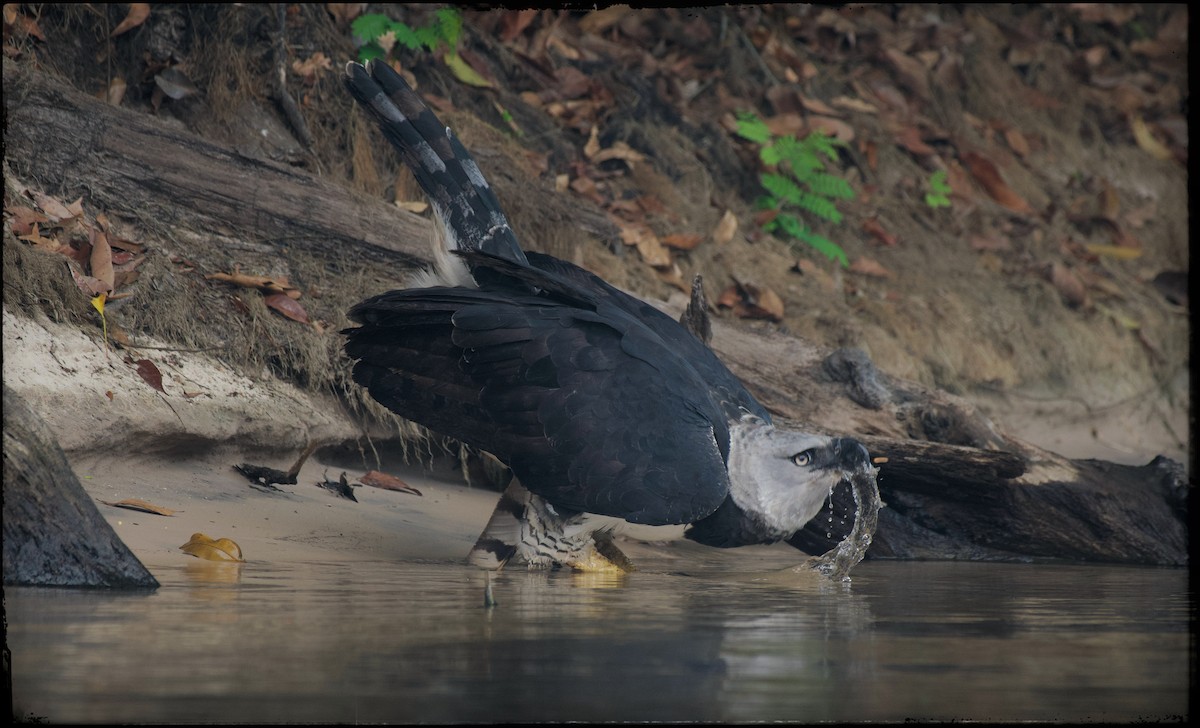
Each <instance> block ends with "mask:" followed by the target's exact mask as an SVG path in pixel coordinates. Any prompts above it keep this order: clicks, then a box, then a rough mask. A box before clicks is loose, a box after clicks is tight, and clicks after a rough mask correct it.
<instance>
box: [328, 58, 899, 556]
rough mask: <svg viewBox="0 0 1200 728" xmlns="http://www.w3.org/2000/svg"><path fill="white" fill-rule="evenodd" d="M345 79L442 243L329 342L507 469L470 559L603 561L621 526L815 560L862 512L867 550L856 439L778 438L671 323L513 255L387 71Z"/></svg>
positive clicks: (436, 127) (548, 265)
mask: <svg viewBox="0 0 1200 728" xmlns="http://www.w3.org/2000/svg"><path fill="white" fill-rule="evenodd" d="M345 84H346V87H347V89H349V91H350V93H351V94H353V96H354V98H355V99H357V100H358V102H359V103H360V104H361V105H362V106H363V108H365V109H366V110H367V111H368V112H369V113H370V115H371V116H372V117H373V118H374V119H375V121H376V122H377V123H378V124H379V127H380V129H381V130H382V131H383V134H384V136H386V137H387V139H388V141H390V142H391V143H392V144H393V145H394V146H395V147H396V149H397V150H399V152H400V156H401V158H402V159H403V161H404V163H405V164H406V165H407V166H408V167H409V168H410V169H411V170H412V172H413V173H414V175H415V176H416V179H417V181H418V183H419V184H420V185H421V187H422V188H423V189H424V191H425V193H426V195H428V197H429V200H430V202H431V203H432V206H433V209H434V212H435V215H436V219H437V222H438V224H439V226H440V228H441V233H442V238H443V241H442V242H443V246H444V247H439V250H438V253H439V254H438V256H437V258H438V262H437V265H436V268H435V270H434V271H433V272H427V274H426V275H425V277H424V278H423V279H421V280H420V282H419V283H416V285H415V287H411V288H407V289H403V290H397V291H390V292H388V293H384V294H382V295H379V296H375V297H373V298H369V299H367V300H365V301H363V302H361V303H359V304H357V305H356V306H354V307H353V309H351V311H350V319H351V320H352V321H354V322H355V323H357V324H359V326H358V327H356V328H350V329H346V330H345V331H344V332H343V333H344V334H345V335H346V337H347V338H346V343H345V350H346V353H347V355H348V356H349V357H350V358H351V359H353V360H355V364H354V371H353V376H354V380H355V381H356V382H357V383H358V384H360V385H362V386H364V387H366V388H367V390H368V392H369V393H370V395H371V396H372V397H373V398H374V399H376V400H377V401H379V402H380V403H381V404H383V405H384V406H386V407H387V408H388V409H390V410H392V411H393V412H395V413H396V414H399V415H401V416H403V417H405V418H407V419H409V420H412V421H414V422H417V423H420V424H421V425H424V426H425V427H427V428H429V429H430V430H432V431H434V432H438V433H441V434H444V435H448V436H451V437H453V438H456V439H458V440H460V441H461V442H464V443H467V444H468V445H472V446H474V447H476V448H479V449H480V450H484V451H487V452H489V453H491V454H493V455H494V456H495V457H496V458H498V459H499V460H500V461H501V462H503V463H504V464H506V465H507V466H508V467H509V468H510V469H511V470H512V472H513V474H514V476H515V480H514V481H513V483H512V485H510V486H509V488H508V490H507V491H506V492H505V494H504V495H503V496H502V497H501V500H500V503H499V505H498V506H497V508H496V512H495V513H494V514H493V516H492V518H491V521H490V522H489V524H488V526H487V528H486V529H485V531H484V533H483V535H482V536H480V539H479V541H478V542H477V544H476V546H475V548H474V549H473V550H472V552H471V555H470V557H469V559H470V561H471V562H472V563H475V564H477V565H479V566H483V567H485V568H499V567H501V566H503V565H504V564H505V563H508V562H513V563H522V562H523V563H527V564H529V565H531V566H533V565H543V566H557V565H565V566H571V567H575V568H578V569H599V568H610V567H612V566H614V565H616V566H618V567H620V566H623V564H622V561H623V557H622V556H621V555H620V553H619V551H616V549H615V547H614V546H612V543H611V539H610V538H609V534H610V533H611V529H612V527H613V524H614V522H619V521H622V520H623V521H627V522H631V523H636V524H649V525H671V524H673V525H677V526H679V525H684V526H686V527H687V528H686V531H685V532H684V535H685V536H686V537H687V538H690V539H692V540H694V541H697V542H700V543H702V544H707V545H710V546H718V547H731V546H743V545H749V544H762V543H773V542H777V541H780V540H784V539H788V540H789V542H790V543H791V544H792V545H794V546H796V547H798V548H800V549H802V550H804V551H806V552H808V553H811V554H814V555H820V554H824V553H826V552H827V551H830V550H831V548H833V547H835V546H838V545H839V543H840V542H842V541H843V539H846V538H847V537H848V536H849V534H851V532H852V530H853V527H854V526H855V524H856V523H858V525H859V526H860V528H859V531H858V532H859V533H860V534H861V533H863V532H864V529H863V528H862V526H863V525H864V524H863V523H862V521H863V520H864V519H863V518H862V513H868V515H869V517H870V524H869V527H868V528H866V529H865V534H866V536H865V541H867V542H869V539H870V532H871V531H873V530H874V521H875V518H874V516H875V510H872V509H874V508H877V507H878V491H877V488H876V486H875V469H874V468H873V467H872V466H871V464H870V459H869V457H868V454H867V450H866V448H865V447H863V445H862V444H860V443H859V442H858V441H857V440H854V439H850V438H845V437H827V436H825V435H821V434H815V433H806V432H793V431H787V430H783V429H779V428H776V427H775V426H774V425H772V423H771V416H770V414H769V413H768V412H767V410H766V409H765V408H764V407H763V406H762V405H761V404H759V403H758V402H757V401H756V400H755V399H754V397H752V396H751V395H750V393H749V392H748V391H746V389H745V387H744V386H742V383H741V382H740V381H738V379H737V377H735V376H734V375H733V374H732V373H731V372H730V371H729V370H728V369H727V368H726V367H725V366H724V365H723V364H722V363H721V362H720V360H718V359H717V357H716V355H715V354H714V353H713V352H712V351H711V350H710V349H709V348H708V347H707V346H706V345H705V344H704V343H703V342H701V341H700V340H699V339H697V338H696V337H695V336H694V335H693V334H692V333H691V332H690V331H688V330H687V329H685V328H684V327H683V326H682V325H681V324H680V323H678V322H677V321H675V320H674V319H672V318H670V317H669V316H667V315H666V314H664V313H662V312H661V311H659V310H658V309H656V308H654V307H653V306H650V305H648V304H647V303H645V302H643V301H640V300H638V299H637V298H634V297H633V296H630V295H628V294H626V293H624V292H622V291H620V290H618V289H617V288H615V287H613V286H611V285H609V284H608V283H606V282H604V281H603V280H601V279H600V278H599V277H597V276H595V275H593V274H592V273H590V272H588V271H586V270H584V269H582V268H580V267H578V266H576V265H573V264H571V263H568V262H565V261H562V260H559V259H557V258H554V257H551V256H549V255H543V254H540V253H534V252H527V251H524V250H522V249H521V246H520V245H519V244H518V243H517V238H516V236H515V235H514V233H513V231H512V229H511V228H510V227H509V224H508V220H507V218H506V217H505V215H504V213H503V211H502V210H501V209H500V204H499V201H498V200H497V199H496V195H495V194H494V193H493V191H492V189H491V188H490V187H489V186H488V183H487V181H486V180H485V179H484V177H483V174H482V173H481V172H480V170H479V167H478V166H477V165H476V163H475V161H474V159H472V158H471V156H470V154H468V153H467V150H466V149H465V148H464V147H463V145H462V144H461V143H460V142H459V141H458V138H457V137H456V136H455V135H454V134H453V132H451V130H450V129H449V128H448V127H446V126H445V125H443V124H442V123H441V121H439V120H438V118H437V117H436V116H435V115H434V114H433V112H432V111H431V110H430V109H429V108H428V107H427V106H426V105H425V103H424V102H423V101H422V99H421V97H420V96H419V95H418V94H417V93H416V92H415V91H413V89H412V88H410V87H409V86H408V84H407V83H405V81H404V80H403V79H402V78H401V77H400V76H399V75H398V74H397V73H396V72H395V71H393V70H392V69H391V68H390V67H389V66H388V65H387V64H385V63H375V62H370V63H368V64H367V65H366V66H365V67H364V66H362V65H360V64H358V63H350V64H348V65H347V66H346V75H345ZM852 484H859V485H861V484H867V485H868V486H869V488H868V489H869V490H870V491H871V492H872V493H873V498H874V502H873V503H869V504H867V505H868V506H869V507H864V508H862V509H861V510H860V508H859V505H860V504H859V503H857V501H860V500H862V498H860V493H859V491H858V490H856V489H852V488H851V485H852ZM862 547H863V548H864V549H865V543H864V544H862ZM831 553H832V552H831ZM858 558H861V550H860V551H859V553H858V556H857V557H856V558H854V561H855V562H857V560H858ZM625 563H627V562H625ZM851 565H852V564H851ZM847 568H848V567H847Z"/></svg>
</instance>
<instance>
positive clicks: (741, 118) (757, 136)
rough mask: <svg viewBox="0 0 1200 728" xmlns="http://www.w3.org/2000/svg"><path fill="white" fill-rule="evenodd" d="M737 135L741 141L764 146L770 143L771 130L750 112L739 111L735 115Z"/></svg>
mask: <svg viewBox="0 0 1200 728" xmlns="http://www.w3.org/2000/svg"><path fill="white" fill-rule="evenodd" d="M737 134H738V136H740V137H741V138H743V139H749V140H750V141H752V142H757V143H759V144H766V143H767V142H769V141H771V130H770V129H768V128H767V125H766V123H764V122H763V120H762V119H760V118H758V116H757V115H756V114H754V113H753V112H750V111H739V112H738V114H737Z"/></svg>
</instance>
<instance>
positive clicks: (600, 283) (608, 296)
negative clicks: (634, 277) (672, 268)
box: [526, 251, 771, 422]
mask: <svg viewBox="0 0 1200 728" xmlns="http://www.w3.org/2000/svg"><path fill="white" fill-rule="evenodd" d="M526 255H528V257H529V264H530V265H532V266H533V267H535V268H538V269H539V270H543V271H547V272H551V273H554V274H556V275H557V276H558V277H560V278H563V279H566V280H569V281H570V282H571V283H572V284H573V285H574V286H575V287H576V288H577V289H578V290H580V291H586V292H587V294H588V295H589V296H591V297H592V298H593V299H594V300H597V301H604V302H607V303H609V304H611V305H613V306H616V307H618V308H620V309H622V310H623V311H625V312H626V313H628V314H630V315H631V316H635V317H637V319H638V320H639V321H640V322H641V323H642V324H643V325H645V326H646V327H647V328H649V329H650V330H651V331H653V332H654V333H655V334H657V335H658V336H659V337H660V338H662V340H663V341H664V342H665V343H667V345H669V346H670V347H671V348H672V349H674V350H675V352H676V353H677V354H679V356H681V357H683V358H684V359H686V360H687V361H688V362H689V363H690V364H691V365H692V368H693V369H695V370H696V372H697V373H698V374H699V375H700V377H701V379H703V380H704V383H705V384H706V385H707V386H708V387H709V389H710V390H711V391H712V395H713V397H714V398H715V399H716V400H717V402H718V404H719V405H720V406H721V409H722V411H724V413H725V417H726V420H727V421H730V422H735V421H737V420H738V419H739V418H740V417H741V416H742V415H743V414H746V413H749V414H752V415H756V416H757V417H759V418H761V419H762V420H764V421H766V422H770V421H771V414H770V413H769V412H767V409H766V408H765V407H763V406H762V405H761V404H759V403H758V400H756V399H755V398H754V397H753V396H752V395H751V394H750V393H749V392H748V391H746V387H745V386H744V385H743V384H742V382H741V380H740V379H738V378H737V377H735V376H734V375H733V372H731V371H729V369H728V367H726V366H725V365H724V364H723V363H721V360H720V359H718V358H717V355H716V354H714V353H713V351H712V349H709V348H708V346H707V345H706V344H705V343H704V342H702V341H700V340H699V339H697V338H696V337H695V336H693V335H692V334H691V332H689V331H688V330H687V329H685V328H684V327H683V326H681V325H680V323H679V322H678V321H676V320H675V319H673V318H671V317H670V316H668V315H667V314H665V313H663V312H662V311H660V310H658V309H657V308H655V307H654V306H651V305H650V304H648V303H646V302H645V301H642V300H640V299H637V298H634V297H633V296H631V295H629V294H628V293H625V292H624V291H622V290H621V289H619V288H616V287H615V286H612V285H611V284H609V283H608V282H607V281H605V280H604V279H603V278H600V277H599V276H597V275H596V274H594V273H591V272H590V271H587V270H584V269H583V268H580V267H579V266H577V265H574V264H573V263H568V262H567V261H565V260H560V259H558V258H555V257H553V256H550V255H546V254H544V253H535V252H532V251H531V252H529V253H527V254H526Z"/></svg>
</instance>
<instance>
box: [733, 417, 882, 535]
mask: <svg viewBox="0 0 1200 728" xmlns="http://www.w3.org/2000/svg"><path fill="white" fill-rule="evenodd" d="M869 467H871V464H870V457H869V456H868V454H867V449H866V448H865V447H863V446H862V445H861V444H860V443H859V442H858V441H857V440H852V439H849V438H836V437H827V436H825V435H818V434H815V433H811V432H792V431H788V430H779V429H776V428H775V426H774V425H771V424H768V423H767V422H765V421H764V420H762V419H760V418H758V417H755V416H753V415H746V416H744V417H742V419H741V420H739V421H738V422H737V423H735V424H734V425H732V426H731V427H730V428H729V484H730V490H729V494H730V496H731V497H732V498H733V502H734V503H736V504H737V506H738V507H739V508H741V509H742V510H743V511H745V512H746V513H748V514H753V515H755V516H757V517H758V518H759V519H761V520H762V522H763V523H764V524H765V525H766V526H767V527H769V528H770V529H771V530H772V531H773V532H775V535H776V536H777V537H778V538H787V537H788V536H791V535H792V534H793V533H795V532H796V531H798V530H800V529H801V528H802V527H803V526H804V524H806V523H808V522H809V521H810V520H812V518H813V517H814V516H816V515H817V512H818V511H820V510H821V504H822V503H823V502H824V501H825V499H826V498H828V497H829V494H830V492H831V491H832V490H833V487H834V486H835V485H837V484H838V482H840V481H841V480H842V479H843V478H845V477H847V476H849V475H850V474H851V473H853V472H855V471H857V470H860V469H862V468H869Z"/></svg>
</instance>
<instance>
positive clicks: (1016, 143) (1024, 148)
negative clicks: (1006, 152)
mask: <svg viewBox="0 0 1200 728" xmlns="http://www.w3.org/2000/svg"><path fill="white" fill-rule="evenodd" d="M1004 141H1006V142H1008V146H1009V148H1010V149H1012V150H1013V151H1014V152H1016V153H1017V155H1019V156H1021V157H1028V156H1029V142H1028V141H1027V140H1026V139H1025V135H1024V134H1022V133H1021V132H1019V131H1017V130H1016V129H1014V128H1013V127H1009V128H1008V129H1007V130H1005V132H1004Z"/></svg>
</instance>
